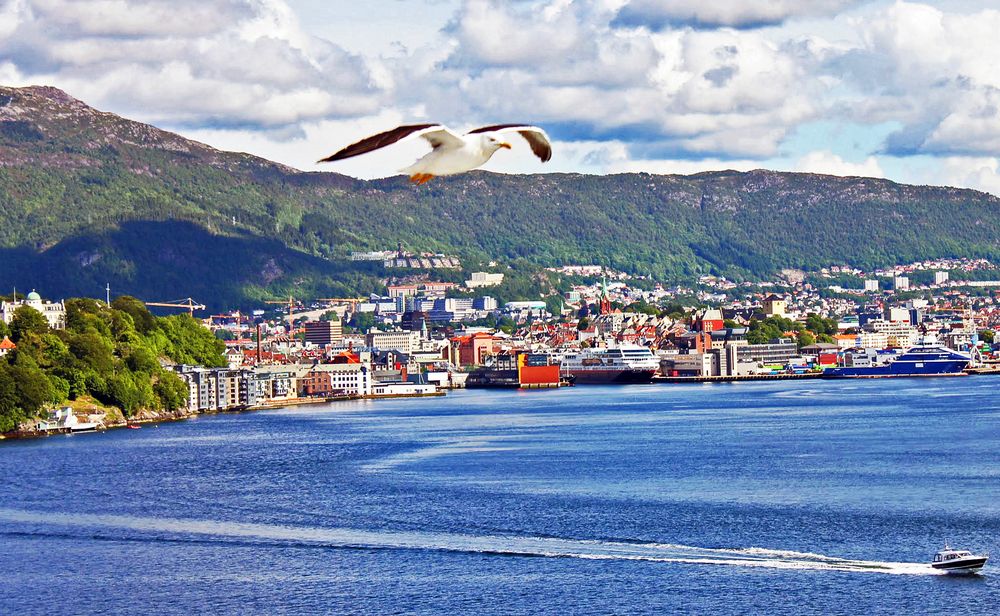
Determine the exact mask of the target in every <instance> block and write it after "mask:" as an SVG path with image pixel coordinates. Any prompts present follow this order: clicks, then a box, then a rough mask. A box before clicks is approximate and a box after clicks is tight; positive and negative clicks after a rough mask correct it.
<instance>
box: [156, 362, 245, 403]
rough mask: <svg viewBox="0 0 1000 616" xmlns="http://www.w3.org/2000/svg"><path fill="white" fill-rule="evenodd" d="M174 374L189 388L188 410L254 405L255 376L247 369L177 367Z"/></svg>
mask: <svg viewBox="0 0 1000 616" xmlns="http://www.w3.org/2000/svg"><path fill="white" fill-rule="evenodd" d="M174 371H175V372H177V374H178V375H179V376H180V377H181V378H182V379H183V380H184V382H185V383H186V384H187V386H188V404H187V410H189V411H193V412H197V411H225V410H229V409H235V408H245V407H248V406H253V405H254V404H256V402H257V397H258V390H257V388H256V383H255V378H254V373H253V371H251V370H246V369H235V370H233V369H229V368H205V367H203V366H189V365H184V364H182V365H177V366H174Z"/></svg>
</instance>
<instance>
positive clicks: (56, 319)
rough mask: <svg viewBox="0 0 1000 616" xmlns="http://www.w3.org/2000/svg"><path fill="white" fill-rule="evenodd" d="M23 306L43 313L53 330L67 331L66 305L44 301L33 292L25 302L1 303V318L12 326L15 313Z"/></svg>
mask: <svg viewBox="0 0 1000 616" xmlns="http://www.w3.org/2000/svg"><path fill="white" fill-rule="evenodd" d="M21 306H28V307H29V308H34V309H35V310H37V311H38V312H40V313H42V316H44V317H45V320H46V321H48V323H49V327H51V328H52V329H65V327H66V305H65V304H64V303H63V302H62V301H61V300H60V301H58V302H51V301H43V300H42V296H41V295H39V294H38V292H36V291H34V290H32V291H31V293H28V295H27V296H25V298H24V299H23V300H17V299H15V300H14V301H12V302H7V301H0V318H2V319H3V322H4V323H6V324H8V325H10V322H11V321H13V320H14V312H16V311H17V309H18V308H20V307H21Z"/></svg>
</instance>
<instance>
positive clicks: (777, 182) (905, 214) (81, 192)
mask: <svg viewBox="0 0 1000 616" xmlns="http://www.w3.org/2000/svg"><path fill="white" fill-rule="evenodd" d="M998 205H1000V199H998V198H997V197H994V196H992V195H989V194H986V193H982V192H979V191H974V190H970V189H960V188H952V187H935V186H913V185H906V184H899V183H896V182H893V181H891V180H884V179H878V178H865V177H857V176H851V177H841V176H830V175H822V174H810V173H789V172H777V171H769V170H766V169H760V170H754V171H749V172H739V171H732V170H726V171H708V172H701V173H697V174H693V175H688V176H683V175H654V174H647V173H627V174H614V175H607V176H597V175H586V174H575V173H558V174H535V175H503V174H494V173H488V172H481V171H480V172H473V173H469V174H464V175H461V176H455V177H451V178H438V179H436V180H435V181H434V182H432V183H431V184H428V185H426V186H423V187H414V186H411V185H409V183H408V182H407V181H406V179H405V178H403V177H402V176H395V177H390V178H383V179H377V180H360V179H356V178H351V177H349V176H345V175H341V174H337V173H329V172H304V171H299V170H297V169H293V168H291V167H288V166H285V165H281V164H279V163H274V162H272V161H268V160H266V159H263V158H260V157H257V156H253V155H251V154H246V153H234V152H225V151H222V150H217V149H215V148H212V147H211V146H208V145H205V144H201V143H198V142H195V141H192V140H188V139H186V138H184V137H181V136H179V135H176V134H174V133H170V132H168V131H164V130H161V129H159V128H156V127H154V126H150V125H147V124H142V123H139V122H135V121H132V120H128V119H126V118H122V117H120V116H118V115H116V114H113V113H109V112H103V111H98V110H96V109H93V108H92V107H89V106H88V105H86V104H85V103H83V102H81V101H78V100H77V99H75V98H73V97H71V96H70V95H68V94H66V93H65V92H63V91H61V90H58V89H56V88H52V87H49V86H30V87H27V88H9V87H3V86H0V212H2V213H3V215H4V219H5V220H6V221H7V224H5V225H3V227H2V228H0V247H2V248H3V249H5V250H7V251H13V252H14V253H15V254H16V258H14V259H5V261H7V262H11V263H13V262H16V263H18V264H19V265H18V267H17V268H13V267H11V266H10V265H9V264H8V265H0V281H4V280H11V281H16V282H17V285H18V287H19V288H24V287H25V286H31V278H32V276H31V275H30V274H34V275H35V277H38V278H42V279H44V280H45V284H46V285H51V288H50V289H47V291H48V292H49V293H50V294H51V293H58V294H64V293H66V294H68V293H69V292H70V291H72V293H74V294H81V293H84V294H86V290H87V289H89V286H93V285H97V284H98V283H100V284H99V288H100V289H103V286H104V285H103V280H105V279H106V280H108V281H110V282H111V283H112V286H113V287H116V286H117V287H118V288H121V289H122V290H123V292H130V293H133V294H136V295H137V296H140V297H142V296H146V297H148V298H150V299H153V298H154V297H153V296H160V297H180V296H186V295H190V293H188V292H185V288H184V287H185V285H184V280H185V279H186V280H188V281H190V280H191V279H192V278H193V277H197V278H198V280H199V281H206V282H208V283H210V284H208V285H207V286H206V287H205V292H209V291H210V289H211V288H212V283H214V284H216V285H217V286H218V287H220V288H221V287H225V288H226V289H227V290H226V291H224V292H220V294H219V295H218V298H217V300H216V301H212V302H207V303H211V304H213V305H216V306H226V305H232V304H238V303H240V302H242V301H246V300H248V299H259V298H261V297H265V296H271V295H277V294H284V293H289V292H298V293H299V294H304V293H305V294H307V293H317V294H321V295H323V296H326V295H327V294H330V293H338V294H342V293H358V292H369V291H376V290H378V289H377V288H376V287H378V286H379V285H380V283H379V280H380V279H381V278H383V277H385V276H387V275H389V274H391V273H392V272H387V271H385V270H382V269H380V268H378V267H374V266H364V267H362V266H358V265H357V264H354V265H351V264H350V262H348V261H347V257H348V253H349V252H350V251H352V250H377V249H391V248H394V247H395V246H396V245H397V243H398V242H402V243H403V244H404V246H406V247H407V249H409V250H415V251H431V252H443V253H448V254H456V255H458V256H460V257H461V258H462V259H463V262H464V263H465V264H466V265H467V266H468V267H469V268H475V267H477V266H481V265H482V264H485V263H486V262H489V261H492V260H499V261H501V262H514V261H519V262H523V263H527V264H530V265H532V266H536V267H543V266H550V265H559V264H565V263H600V264H605V265H611V266H614V267H616V268H618V269H623V270H626V271H629V272H632V273H639V274H650V275H653V276H654V277H656V278H658V279H662V280H671V279H677V280H687V279H691V278H693V277H695V276H697V275H699V274H703V273H715V274H723V275H729V276H733V277H736V278H740V277H749V278H753V277H763V276H769V275H771V274H773V273H775V272H777V271H779V270H781V269H784V268H787V267H795V268H803V269H810V268H815V267H819V266H823V265H830V264H834V263H844V264H848V265H854V266H859V267H866V268H867V267H874V266H885V265H893V264H897V263H903V262H908V261H913V260H919V259H923V258H933V257H944V256H971V257H986V258H992V259H997V258H1000V247H998V244H997V242H996V239H995V238H996V237H997V236H998V234H1000V222H998V221H997V217H996V215H995V214H996V212H997V211H998V210H997V207H998ZM138 223H144V224H146V225H147V226H140V227H136V226H130V225H135V224H138ZM151 224H152V225H154V226H153V227H150V226H149V225H151ZM156 225H160V226H159V227H156ZM154 228H158V229H160V234H161V235H157V233H156V232H153V231H152V229H154ZM137 229H141V233H139V235H140V236H141V237H143V238H144V241H145V242H146V244H145V245H144V246H136V245H134V243H133V242H130V241H128V233H129V232H133V233H135V232H138V231H137ZM128 230H131V231H128ZM213 238H230V239H235V240H239V241H234V242H230V243H228V244H226V245H227V246H229V248H230V250H232V251H233V252H232V253H231V259H232V260H233V261H235V262H238V263H240V264H241V266H240V267H235V266H234V267H231V268H230V267H223V266H221V265H220V258H221V257H220V255H219V254H216V253H213V252H212V251H211V250H208V249H206V250H204V251H202V250H201V249H200V247H201V246H202V245H204V244H206V243H212V242H213V241H216V240H215V239H213ZM218 241H220V242H221V241H222V240H221V239H219V240H218ZM87 242H91V243H92V244H93V245H94V249H93V251H91V252H88V251H87V250H82V249H81V246H85V245H86V243H87ZM172 244H176V245H177V246H185V248H184V250H186V251H188V253H187V254H188V255H189V257H190V259H188V261H187V262H186V264H185V265H184V267H185V268H187V270H186V271H188V273H189V275H188V276H187V277H186V278H181V279H178V277H177V276H175V275H174V273H175V272H173V268H176V267H178V265H177V260H176V259H173V260H172V259H171V258H169V253H170V250H171V245H172ZM145 248H148V250H144V249H145ZM176 250H181V249H180V248H177V249H176ZM176 250H175V252H176ZM74 251H75V252H74ZM81 255H82V256H81ZM268 263H271V264H273V265H274V266H273V267H270V266H268V265H267V264H268ZM32 269H34V270H36V271H34V272H32V271H31V270H32ZM268 271H270V272H271V274H274V273H275V272H276V271H280V272H281V273H280V274H279V275H277V276H276V277H272V276H271V275H270V274H267V272H268ZM39 274H44V275H39ZM234 276H235V279H233V280H231V279H229V277H234ZM74 277H75V278H76V280H75V281H74ZM168 280H169V281H172V282H169V283H167V282H166V281H168ZM156 281H164V282H163V284H158V283H157V282H156ZM77 283H80V284H77ZM81 286H83V287H87V289H84V288H80V287H81ZM187 286H188V287H190V285H187ZM89 294H90V295H94V294H99V293H98V290H96V289H95V290H94V291H91V292H90V293H89ZM203 301H204V300H203Z"/></svg>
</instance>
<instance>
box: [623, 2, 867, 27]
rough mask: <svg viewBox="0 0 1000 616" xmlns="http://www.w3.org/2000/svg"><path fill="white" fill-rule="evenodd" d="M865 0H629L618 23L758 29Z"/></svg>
mask: <svg viewBox="0 0 1000 616" xmlns="http://www.w3.org/2000/svg"><path fill="white" fill-rule="evenodd" d="M863 1H864V0H739V1H738V2H727V1H721V2H711V1H708V2H706V1H705V0H670V1H669V2H664V1H663V0H630V1H629V2H627V3H626V4H625V6H623V7H622V8H621V11H620V12H619V13H618V22H619V23H621V24H624V25H630V26H648V27H651V28H657V29H660V28H665V27H668V26H691V27H695V28H718V27H733V28H756V27H761V26H774V25H778V24H780V23H782V22H784V21H785V20H788V19H791V18H794V17H806V16H817V15H819V16H826V15H833V14H835V13H837V12H839V11H843V10H845V9H847V8H850V7H852V6H854V5H857V4H861V3H862V2H863Z"/></svg>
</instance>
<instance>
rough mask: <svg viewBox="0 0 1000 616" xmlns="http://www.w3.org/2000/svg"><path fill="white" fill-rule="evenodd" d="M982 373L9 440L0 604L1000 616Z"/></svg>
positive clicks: (618, 394) (463, 403) (471, 399)
mask: <svg viewBox="0 0 1000 616" xmlns="http://www.w3.org/2000/svg"><path fill="white" fill-rule="evenodd" d="M997 385H1000V380H997V379H995V378H994V377H968V378H958V379H934V380H926V379H913V380H910V379H900V380H888V381H864V382H853V381H845V382H830V381H809V382H768V383H744V384H737V385H646V386H628V387H577V388H571V389H564V390H559V391H531V392H505V391H496V392H486V391H469V392H455V393H452V394H449V395H448V396H447V397H446V398H437V399H418V400H382V401H374V402H372V401H366V402H352V403H337V404H331V405H329V406H321V407H308V408H305V407H300V408H296V409H286V410H277V411H268V412H258V413H246V414H241V415H219V416H211V417H200V418H198V419H194V420H189V421H184V422H177V423H169V424H162V425H160V426H158V427H152V426H146V427H144V428H143V429H142V430H117V431H111V432H107V433H102V434H86V435H72V436H56V437H49V438H45V439H39V440H32V441H18V442H7V443H3V444H0V477H3V484H0V494H2V500H0V614H25V615H28V614H44V615H46V616H48V615H51V614H64V613H71V614H98V613H111V614H117V613H157V614H186V615H190V614H192V613H240V614H316V613H354V614H357V613H361V614H365V613H367V614H399V613H406V614H410V613H418V614H419V613H427V614H440V613H444V614H550V613H566V614H574V613H579V614H584V613H586V614H641V613H658V614H659V613H678V612H690V613H740V614H745V613H755V612H764V611H767V612H771V613H798V614H801V613H823V614H832V613H851V614H861V613H866V614H868V613H916V612H921V613H950V614H964V613H973V614H985V613H996V611H997V604H998V599H1000V566H997V565H995V564H991V565H988V566H987V567H986V569H984V572H983V574H981V575H978V576H972V577H968V578H956V577H951V576H942V575H935V574H934V572H933V571H932V570H930V569H929V568H928V567H927V566H926V564H924V563H926V562H927V561H929V559H930V558H931V556H932V554H933V552H934V551H935V550H936V549H938V548H939V547H940V546H941V544H942V543H943V542H944V541H945V540H947V541H950V542H951V543H952V544H953V545H956V546H959V547H969V548H974V549H976V550H992V551H994V552H997V549H996V548H997V544H998V537H1000V402H998V401H997V398H996V396H995V392H996V391H997Z"/></svg>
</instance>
